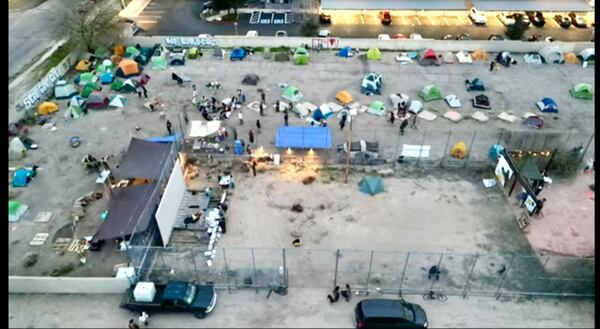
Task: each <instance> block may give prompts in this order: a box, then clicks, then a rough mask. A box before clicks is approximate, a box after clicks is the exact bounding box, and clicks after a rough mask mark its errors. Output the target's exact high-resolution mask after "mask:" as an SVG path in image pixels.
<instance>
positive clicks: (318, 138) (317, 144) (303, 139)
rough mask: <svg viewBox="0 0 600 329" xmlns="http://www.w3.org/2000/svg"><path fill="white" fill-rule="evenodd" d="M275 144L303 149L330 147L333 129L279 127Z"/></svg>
mask: <svg viewBox="0 0 600 329" xmlns="http://www.w3.org/2000/svg"><path fill="white" fill-rule="evenodd" d="M275 146H277V147H286V148H287V147H289V148H301V149H308V148H314V149H330V148H332V147H333V145H332V141H331V129H330V128H329V127H289V126H288V127H278V128H277V135H276V136H275Z"/></svg>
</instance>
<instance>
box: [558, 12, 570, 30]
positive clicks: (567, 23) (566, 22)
mask: <svg viewBox="0 0 600 329" xmlns="http://www.w3.org/2000/svg"><path fill="white" fill-rule="evenodd" d="M554 20H555V21H556V23H558V25H560V27H562V28H563V29H568V28H569V26H571V21H570V20H569V19H568V18H567V17H565V16H563V15H554Z"/></svg>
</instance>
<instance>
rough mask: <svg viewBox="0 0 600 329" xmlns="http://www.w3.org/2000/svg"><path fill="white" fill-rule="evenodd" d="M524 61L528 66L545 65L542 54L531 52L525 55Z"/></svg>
mask: <svg viewBox="0 0 600 329" xmlns="http://www.w3.org/2000/svg"><path fill="white" fill-rule="evenodd" d="M523 61H524V62H525V63H526V64H543V63H544V62H543V61H542V57H541V56H540V54H538V53H535V52H531V53H527V54H525V55H523Z"/></svg>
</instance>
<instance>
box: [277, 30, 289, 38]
mask: <svg viewBox="0 0 600 329" xmlns="http://www.w3.org/2000/svg"><path fill="white" fill-rule="evenodd" d="M275 36H276V37H279V38H285V37H287V32H286V31H277V32H275Z"/></svg>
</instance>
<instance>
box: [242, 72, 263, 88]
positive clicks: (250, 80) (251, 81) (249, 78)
mask: <svg viewBox="0 0 600 329" xmlns="http://www.w3.org/2000/svg"><path fill="white" fill-rule="evenodd" d="M258 80H260V78H259V77H258V75H256V74H253V73H250V74H246V75H245V76H244V80H242V84H243V85H250V86H256V84H257V83H258Z"/></svg>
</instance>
